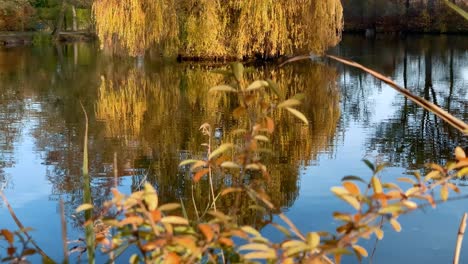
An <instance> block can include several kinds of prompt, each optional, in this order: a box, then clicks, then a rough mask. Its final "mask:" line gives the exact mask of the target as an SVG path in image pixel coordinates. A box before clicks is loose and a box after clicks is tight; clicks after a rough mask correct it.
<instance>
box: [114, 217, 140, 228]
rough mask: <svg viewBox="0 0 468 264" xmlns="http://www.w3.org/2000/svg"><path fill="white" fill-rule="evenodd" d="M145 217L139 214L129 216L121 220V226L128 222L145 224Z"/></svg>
mask: <svg viewBox="0 0 468 264" xmlns="http://www.w3.org/2000/svg"><path fill="white" fill-rule="evenodd" d="M143 222H144V221H143V218H141V217H139V216H129V217H127V218H124V219H123V220H122V221H120V222H119V226H124V225H128V224H135V225H141V224H143Z"/></svg>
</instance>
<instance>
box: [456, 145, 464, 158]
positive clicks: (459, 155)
mask: <svg viewBox="0 0 468 264" xmlns="http://www.w3.org/2000/svg"><path fill="white" fill-rule="evenodd" d="M455 158H456V159H457V160H461V159H464V158H466V154H465V151H463V149H462V148H460V147H457V148H456V149H455Z"/></svg>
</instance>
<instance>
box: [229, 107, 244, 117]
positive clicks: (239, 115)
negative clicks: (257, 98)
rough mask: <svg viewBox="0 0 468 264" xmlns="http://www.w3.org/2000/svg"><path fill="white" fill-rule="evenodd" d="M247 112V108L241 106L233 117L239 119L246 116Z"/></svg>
mask: <svg viewBox="0 0 468 264" xmlns="http://www.w3.org/2000/svg"><path fill="white" fill-rule="evenodd" d="M246 112H247V111H246V110H245V107H243V106H239V107H237V108H236V109H234V111H233V112H232V116H234V118H237V119H239V118H240V117H241V116H242V115H244V114H245V113H246Z"/></svg>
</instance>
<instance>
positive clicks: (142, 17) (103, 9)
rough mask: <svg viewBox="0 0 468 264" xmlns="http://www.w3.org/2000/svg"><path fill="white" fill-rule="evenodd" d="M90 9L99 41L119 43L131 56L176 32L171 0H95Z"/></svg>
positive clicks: (159, 42)
mask: <svg viewBox="0 0 468 264" xmlns="http://www.w3.org/2000/svg"><path fill="white" fill-rule="evenodd" d="M93 12H94V14H95V19H96V29H97V34H98V36H99V38H100V39H101V41H102V42H103V45H104V46H107V47H114V46H117V47H119V46H120V47H122V48H123V49H124V50H125V51H127V52H128V53H129V54H130V55H132V56H137V55H142V54H143V53H144V52H145V51H146V50H147V49H148V47H150V46H154V45H156V44H158V45H162V44H165V43H167V42H170V41H171V40H173V39H175V37H176V36H177V19H176V12H175V7H174V1H172V0H97V1H95V2H94V4H93Z"/></svg>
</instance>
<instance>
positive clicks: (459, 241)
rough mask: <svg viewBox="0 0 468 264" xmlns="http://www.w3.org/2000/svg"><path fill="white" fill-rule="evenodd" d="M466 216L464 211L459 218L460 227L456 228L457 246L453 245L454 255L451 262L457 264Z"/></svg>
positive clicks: (467, 215) (467, 214)
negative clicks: (460, 218)
mask: <svg viewBox="0 0 468 264" xmlns="http://www.w3.org/2000/svg"><path fill="white" fill-rule="evenodd" d="M467 217H468V213H465V214H464V215H463V218H462V220H461V223H460V228H459V229H458V236H457V246H456V247H455V256H454V258H453V264H458V261H459V259H460V251H461V246H462V242H463V235H464V234H465V229H466V218H467Z"/></svg>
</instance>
